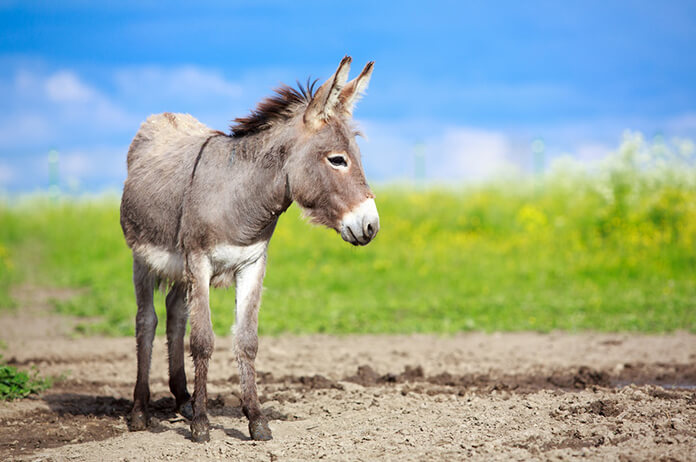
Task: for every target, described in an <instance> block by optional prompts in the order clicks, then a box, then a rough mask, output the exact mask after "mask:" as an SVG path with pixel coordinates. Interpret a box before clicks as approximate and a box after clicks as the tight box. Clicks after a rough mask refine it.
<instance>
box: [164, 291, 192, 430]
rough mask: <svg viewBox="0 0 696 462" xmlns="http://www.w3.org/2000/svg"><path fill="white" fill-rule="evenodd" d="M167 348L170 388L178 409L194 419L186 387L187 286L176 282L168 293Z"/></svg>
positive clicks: (188, 417) (182, 413)
mask: <svg viewBox="0 0 696 462" xmlns="http://www.w3.org/2000/svg"><path fill="white" fill-rule="evenodd" d="M166 304H167V349H168V351H169V390H171V392H172V394H173V395H174V398H175V399H176V410H177V412H179V413H180V414H181V415H182V416H184V417H186V418H187V419H189V420H191V419H193V409H192V408H191V395H189V392H188V390H187V389H186V371H185V369H184V334H185V333H186V321H187V319H188V309H187V307H186V287H185V286H184V284H181V283H176V284H174V286H173V287H172V288H171V290H170V291H169V293H168V294H167V300H166Z"/></svg>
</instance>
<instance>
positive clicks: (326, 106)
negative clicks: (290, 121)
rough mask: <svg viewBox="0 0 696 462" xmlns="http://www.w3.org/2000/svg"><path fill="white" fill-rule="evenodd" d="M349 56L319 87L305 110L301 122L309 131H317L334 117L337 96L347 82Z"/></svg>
mask: <svg viewBox="0 0 696 462" xmlns="http://www.w3.org/2000/svg"><path fill="white" fill-rule="evenodd" d="M350 62H351V58H350V56H345V57H344V58H343V59H342V60H341V64H339V65H338V69H336V72H335V73H334V75H332V76H331V78H330V79H329V80H327V81H326V82H324V84H323V85H322V86H321V87H319V89H318V90H317V92H316V93H315V94H314V97H313V98H312V101H310V102H309V105H308V106H307V109H306V110H305V113H304V116H303V120H304V123H305V124H306V125H307V126H308V127H310V128H311V129H317V128H319V127H321V125H322V124H323V123H324V122H325V121H326V120H328V119H329V117H331V116H332V115H334V113H335V110H336V107H337V106H338V95H339V94H340V93H341V90H342V89H343V86H344V85H345V84H346V80H348V72H349V71H350Z"/></svg>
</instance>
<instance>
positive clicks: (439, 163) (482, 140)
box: [426, 127, 514, 180]
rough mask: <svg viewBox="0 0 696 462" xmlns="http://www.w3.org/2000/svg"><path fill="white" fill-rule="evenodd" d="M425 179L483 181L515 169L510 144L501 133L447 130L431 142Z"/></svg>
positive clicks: (459, 129) (463, 129)
mask: <svg viewBox="0 0 696 462" xmlns="http://www.w3.org/2000/svg"><path fill="white" fill-rule="evenodd" d="M426 152H427V153H428V156H429V159H428V160H429V162H427V168H429V169H430V172H429V174H428V177H432V178H436V179H459V180H484V179H489V178H491V177H493V176H495V175H498V174H500V173H503V172H506V171H509V170H510V169H511V168H514V164H513V162H512V161H511V157H512V144H511V141H510V139H509V138H508V137H507V136H506V135H505V134H504V133H501V132H496V131H488V130H481V129H476V128H468V127H455V128H449V129H448V130H446V131H445V132H444V133H443V134H442V135H440V136H438V137H436V138H434V139H432V140H430V141H429V142H428V146H426Z"/></svg>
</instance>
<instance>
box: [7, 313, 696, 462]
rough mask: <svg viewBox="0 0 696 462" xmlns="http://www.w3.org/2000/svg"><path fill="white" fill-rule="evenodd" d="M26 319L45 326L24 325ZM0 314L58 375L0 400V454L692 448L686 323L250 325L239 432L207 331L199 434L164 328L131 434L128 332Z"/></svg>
mask: <svg viewBox="0 0 696 462" xmlns="http://www.w3.org/2000/svg"><path fill="white" fill-rule="evenodd" d="M49 319H50V318H49ZM54 319H56V318H54ZM56 322H59V321H58V320H57V319H56ZM33 323H37V324H36V325H38V326H40V327H41V332H42V334H41V335H26V334H23V332H26V331H27V330H30V329H31V327H32V325H33ZM49 324H50V322H49ZM69 324H70V323H69V322H67V325H69ZM0 325H1V326H2V333H0V339H2V340H3V341H4V342H5V343H6V344H7V347H6V349H5V351H4V356H5V358H9V359H10V360H11V363H13V364H15V365H18V366H19V367H30V366H32V365H36V366H37V367H38V368H39V370H40V371H41V373H42V374H50V375H56V376H57V375H61V374H62V375H64V377H65V378H64V379H63V380H61V381H60V382H59V383H57V384H56V385H54V387H53V388H51V389H50V390H49V391H47V392H45V393H43V394H42V395H41V396H39V397H36V398H33V399H29V400H22V401H17V402H12V403H1V404H0V460H56V461H60V460H99V461H102V460H131V461H132V460H156V461H158V460H182V459H188V460H218V459H227V458H234V459H240V460H265V461H275V460H318V459H322V460H370V461H372V460H377V459H379V460H399V461H404V460H461V459H465V458H466V459H471V460H529V459H535V460H536V459H542V460H568V459H575V458H581V457H582V458H585V459H586V460H587V459H588V458H589V459H590V460H696V389H695V388H694V386H695V385H696V366H695V365H696V336H695V335H692V334H688V333H683V332H682V333H676V334H670V335H665V336H643V335H632V334H577V335H569V334H565V333H551V334H535V333H513V334H491V335H487V334H480V333H473V334H462V335H456V336H451V337H438V336H429V335H415V336H345V337H333V336H303V337H292V336H282V337H277V338H262V339H261V346H260V351H259V357H258V362H257V365H258V370H259V371H261V372H260V374H259V383H260V385H259V392H260V395H261V398H262V401H263V408H264V411H265V412H266V414H267V415H269V416H270V417H271V418H272V419H273V420H272V421H271V424H270V426H271V428H272V430H273V432H274V439H273V440H272V441H270V442H264V443H257V442H254V441H249V440H248V430H247V425H246V420H245V419H244V417H243V416H242V413H241V411H240V409H239V407H238V405H239V399H238V392H239V386H238V382H237V371H236V364H235V361H234V355H233V353H232V339H231V338H219V339H218V340H217V344H216V351H215V354H214V355H213V360H212V364H211V367H210V384H209V390H210V392H209V395H210V398H211V402H210V410H211V412H210V414H211V422H212V426H213V430H212V432H211V442H210V443H207V444H196V443H193V442H192V441H190V439H189V430H188V423H187V422H186V421H184V420H183V419H182V418H180V417H178V416H177V415H175V414H174V413H173V411H172V410H173V400H172V399H171V398H170V395H169V393H168V389H167V376H166V346H165V340H164V339H163V338H157V339H156V340H155V348H154V353H153V371H152V381H151V383H152V391H153V401H154V403H153V405H154V406H153V407H154V415H155V417H156V419H157V421H158V422H157V423H156V425H155V426H154V427H153V428H152V430H151V431H146V432H137V433H130V432H128V430H127V426H126V422H125V415H126V413H127V412H128V410H129V407H130V404H131V402H130V399H131V390H132V386H133V381H134V378H135V359H134V349H135V348H134V344H135V342H134V340H133V339H130V338H77V339H73V338H70V336H69V335H67V334H66V331H65V329H58V328H56V329H52V328H47V325H46V321H45V319H44V320H43V321H41V320H37V319H33V320H32V318H31V317H30V316H12V315H7V314H6V313H5V314H2V315H1V316H0ZM188 367H189V369H188V371H192V369H191V364H190V362H189V363H188ZM191 377H192V374H189V378H191Z"/></svg>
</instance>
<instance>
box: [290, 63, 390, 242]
mask: <svg viewBox="0 0 696 462" xmlns="http://www.w3.org/2000/svg"><path fill="white" fill-rule="evenodd" d="M350 61H351V59H350V58H349V57H345V58H343V60H342V61H341V64H340V65H339V66H338V69H337V70H336V73H335V74H334V75H333V76H331V78H329V80H327V81H326V82H325V83H324V84H323V85H322V86H321V87H319V89H318V90H317V91H316V93H314V94H313V95H312V92H311V89H310V90H308V95H307V96H308V97H307V101H308V104H306V105H302V106H301V107H300V111H302V112H300V114H298V117H296V119H295V120H296V124H295V129H297V130H299V132H300V133H299V136H297V137H296V138H295V142H294V143H293V148H292V153H291V155H290V156H289V157H288V161H287V164H286V168H287V173H288V180H289V186H290V193H291V194H292V198H293V200H295V201H297V203H298V204H299V205H300V206H301V207H302V209H304V211H305V213H306V214H307V215H308V216H309V217H310V218H311V219H312V221H314V222H315V223H319V224H322V225H325V226H327V227H329V228H333V229H335V230H336V231H338V232H339V233H340V234H341V237H342V238H343V240H345V241H347V242H350V243H351V244H353V245H366V244H367V243H369V242H370V241H371V240H372V239H373V238H374V237H375V235H376V234H377V231H379V215H378V214H377V207H376V206H375V200H374V197H375V196H374V194H373V193H372V191H371V190H370V187H369V186H368V185H367V181H366V180H365V172H364V170H363V166H362V162H361V161H360V149H359V148H358V145H357V143H356V142H355V136H356V131H355V129H354V127H353V126H352V113H353V107H354V105H355V103H356V102H357V101H358V99H360V97H361V95H362V93H363V92H364V91H365V89H366V88H367V84H368V82H369V80H370V76H371V75H372V68H373V64H374V63H372V62H370V63H368V64H367V65H366V66H365V68H364V69H363V71H362V72H361V73H360V75H359V76H358V77H356V78H355V79H354V80H352V81H350V82H346V81H347V78H348V70H349V68H350ZM300 115H301V117H300Z"/></svg>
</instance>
